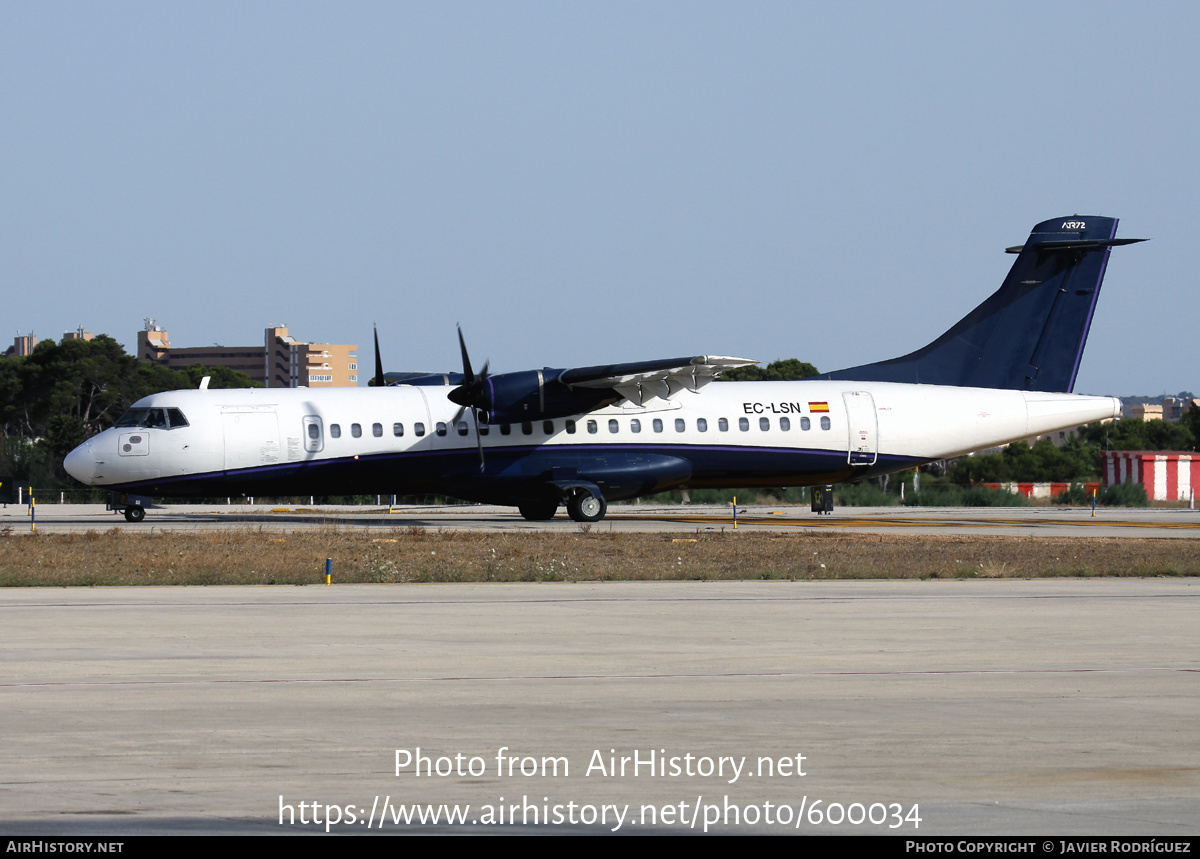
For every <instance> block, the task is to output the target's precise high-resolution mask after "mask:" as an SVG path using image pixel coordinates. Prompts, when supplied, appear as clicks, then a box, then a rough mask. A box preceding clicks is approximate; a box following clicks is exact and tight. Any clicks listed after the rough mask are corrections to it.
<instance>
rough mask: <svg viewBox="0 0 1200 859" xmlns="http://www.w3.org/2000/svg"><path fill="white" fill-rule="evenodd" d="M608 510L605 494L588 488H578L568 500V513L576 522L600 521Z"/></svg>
mask: <svg viewBox="0 0 1200 859" xmlns="http://www.w3.org/2000/svg"><path fill="white" fill-rule="evenodd" d="M607 510H608V502H606V501H605V500H604V496H603V495H597V494H594V493H593V492H591V490H588V489H577V490H575V492H573V493H572V494H571V497H570V498H569V499H568V500H567V515H569V516H570V517H571V518H572V519H574V520H575V521H576V522H599V521H600V520H601V519H603V518H604V514H605V512H606V511H607Z"/></svg>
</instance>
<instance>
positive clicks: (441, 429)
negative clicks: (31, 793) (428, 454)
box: [437, 421, 446, 436]
mask: <svg viewBox="0 0 1200 859" xmlns="http://www.w3.org/2000/svg"><path fill="white" fill-rule="evenodd" d="M437 434H438V435H442V436H444V435H445V434H446V425H445V424H444V423H443V422H442V421H438V422H437Z"/></svg>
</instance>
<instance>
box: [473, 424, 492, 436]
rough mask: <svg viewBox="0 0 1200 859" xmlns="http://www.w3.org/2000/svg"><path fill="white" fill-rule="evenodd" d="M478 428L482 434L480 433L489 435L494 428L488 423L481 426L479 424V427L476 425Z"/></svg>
mask: <svg viewBox="0 0 1200 859" xmlns="http://www.w3.org/2000/svg"><path fill="white" fill-rule="evenodd" d="M476 429H478V430H479V434H480V435H487V434H488V433H489V432H491V431H492V428H491V427H489V426H488V425H487V424H483V425H481V426H479V427H476Z"/></svg>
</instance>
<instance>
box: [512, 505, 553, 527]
mask: <svg viewBox="0 0 1200 859" xmlns="http://www.w3.org/2000/svg"><path fill="white" fill-rule="evenodd" d="M517 509H518V510H520V511H521V516H522V517H524V518H525V519H526V520H527V521H529V522H545V521H546V520H548V519H553V518H554V514H555V513H557V512H558V502H557V501H526V502H525V503H524V504H518V505H517Z"/></svg>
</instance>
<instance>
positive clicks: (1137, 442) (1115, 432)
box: [1083, 409, 1197, 450]
mask: <svg viewBox="0 0 1200 859" xmlns="http://www.w3.org/2000/svg"><path fill="white" fill-rule="evenodd" d="M1191 411H1192V410H1191V409H1189V410H1188V412H1191ZM1186 416H1187V413H1185V417H1186ZM1083 434H1084V437H1085V438H1086V439H1087V440H1088V441H1089V442H1092V443H1093V444H1096V445H1098V446H1099V447H1100V449H1101V450H1195V449H1196V438H1197V437H1196V435H1195V434H1194V433H1193V432H1192V430H1191V429H1190V425H1185V423H1183V422H1180V423H1177V424H1173V423H1168V422H1167V421H1140V420H1138V419H1137V418H1121V419H1120V420H1117V421H1113V422H1112V423H1109V424H1100V423H1095V424H1088V426H1087V428H1086V429H1085V430H1084V433H1083Z"/></svg>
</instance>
